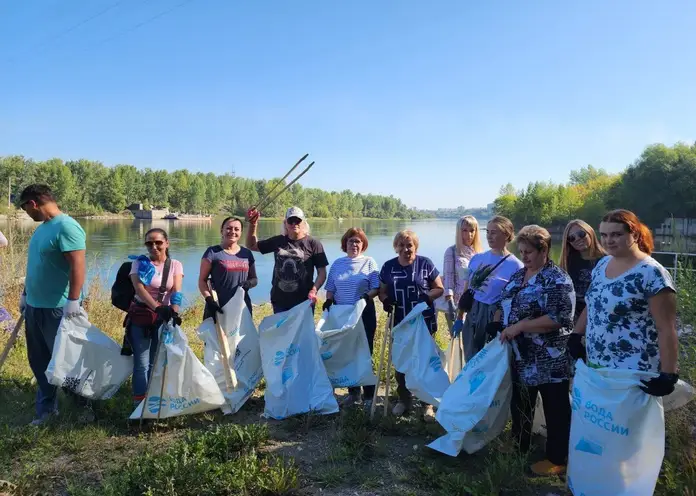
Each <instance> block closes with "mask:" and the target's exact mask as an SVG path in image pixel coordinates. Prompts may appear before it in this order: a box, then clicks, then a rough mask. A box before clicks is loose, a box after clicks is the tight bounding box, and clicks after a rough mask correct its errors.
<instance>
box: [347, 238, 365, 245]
mask: <svg viewBox="0 0 696 496" xmlns="http://www.w3.org/2000/svg"><path fill="white" fill-rule="evenodd" d="M348 242H349V243H350V244H352V245H361V244H362V240H361V239H349V240H348Z"/></svg>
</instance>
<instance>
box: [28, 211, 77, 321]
mask: <svg viewBox="0 0 696 496" xmlns="http://www.w3.org/2000/svg"><path fill="white" fill-rule="evenodd" d="M84 249H85V231H84V229H82V227H81V226H80V224H78V223H77V221H76V220H75V219H73V218H72V217H70V216H68V215H65V214H60V215H58V216H56V217H54V218H52V219H51V220H49V221H46V222H44V223H42V224H41V225H40V226H39V227H37V228H36V231H34V234H33V235H32V237H31V240H30V241H29V257H28V259H27V277H26V280H25V282H24V287H25V289H26V292H27V305H30V306H32V307H34V308H59V307H62V306H63V305H65V302H66V300H67V298H68V289H69V286H70V264H69V263H68V261H67V260H66V259H65V256H64V255H63V253H65V252H69V251H77V250H84Z"/></svg>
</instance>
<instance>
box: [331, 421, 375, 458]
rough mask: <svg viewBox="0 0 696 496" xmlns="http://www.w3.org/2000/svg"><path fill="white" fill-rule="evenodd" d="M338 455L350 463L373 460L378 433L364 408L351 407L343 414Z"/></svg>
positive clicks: (340, 424)
mask: <svg viewBox="0 0 696 496" xmlns="http://www.w3.org/2000/svg"><path fill="white" fill-rule="evenodd" d="M337 437H338V446H337V450H336V451H337V457H338V458H340V459H342V460H345V461H347V462H348V463H350V464H353V465H355V464H360V463H364V462H367V461H369V460H372V459H373V458H374V456H375V454H376V450H377V433H376V432H375V429H374V427H373V426H372V425H371V424H370V416H369V413H367V412H366V411H365V410H363V409H362V408H351V409H350V410H348V411H347V412H346V413H344V414H343V415H342V416H341V420H340V422H339V431H338V436H337Z"/></svg>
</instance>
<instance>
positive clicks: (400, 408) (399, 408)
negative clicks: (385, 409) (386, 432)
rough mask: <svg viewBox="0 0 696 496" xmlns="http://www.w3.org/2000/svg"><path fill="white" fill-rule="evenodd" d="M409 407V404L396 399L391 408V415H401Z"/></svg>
mask: <svg viewBox="0 0 696 496" xmlns="http://www.w3.org/2000/svg"><path fill="white" fill-rule="evenodd" d="M408 409H409V405H407V404H406V403H404V402H403V401H398V402H397V403H396V405H394V408H392V415H394V416H395V417H402V416H403V415H404V414H405V413H406V412H407V411H408Z"/></svg>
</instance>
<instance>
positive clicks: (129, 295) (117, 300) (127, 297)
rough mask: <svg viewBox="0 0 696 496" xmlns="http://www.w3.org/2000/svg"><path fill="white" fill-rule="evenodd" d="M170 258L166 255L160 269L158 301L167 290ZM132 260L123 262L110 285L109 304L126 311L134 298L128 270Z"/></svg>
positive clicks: (133, 289)
mask: <svg viewBox="0 0 696 496" xmlns="http://www.w3.org/2000/svg"><path fill="white" fill-rule="evenodd" d="M171 263H172V259H171V258H169V257H167V260H165V262H164V270H163V271H162V285H161V286H160V288H159V295H158V297H157V301H158V302H160V303H161V302H162V299H163V297H164V293H165V292H166V291H167V281H168V280H169V268H170V267H171ZM132 264H133V262H132V261H129V262H123V263H122V264H121V266H120V267H119V268H118V272H117V273H116V280H115V281H114V284H113V285H112V286H111V304H112V305H113V306H115V307H116V308H118V309H119V310H123V311H124V312H127V311H128V309H129V308H130V306H131V303H132V302H133V299H135V288H134V287H133V281H131V278H130V271H131V266H132Z"/></svg>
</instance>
